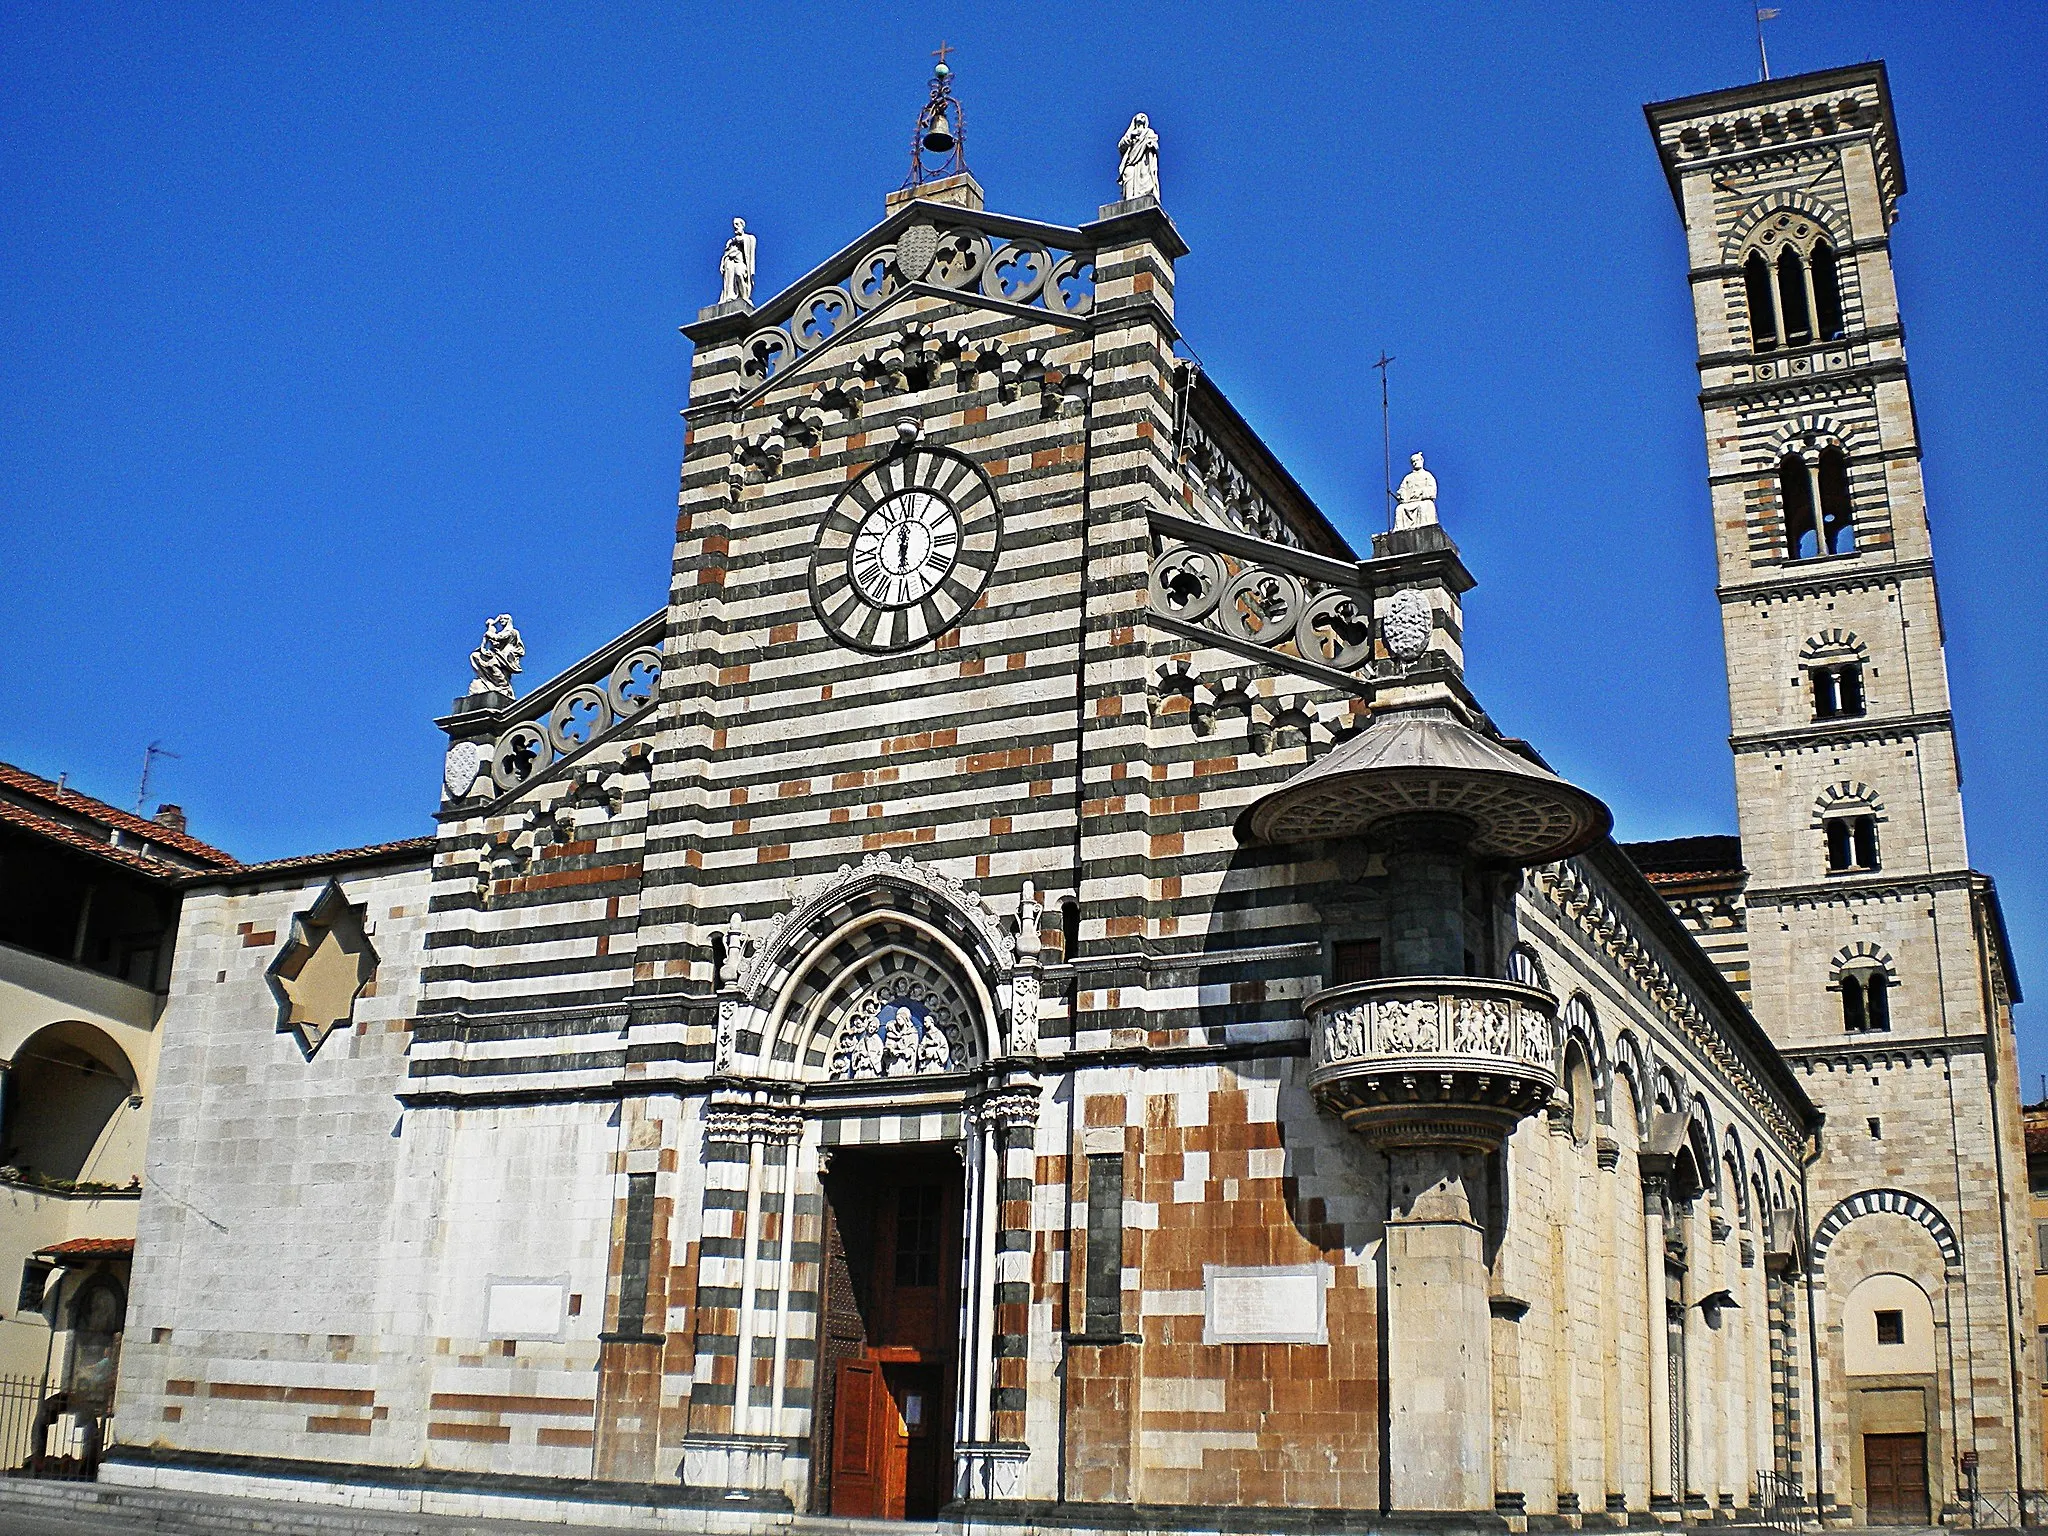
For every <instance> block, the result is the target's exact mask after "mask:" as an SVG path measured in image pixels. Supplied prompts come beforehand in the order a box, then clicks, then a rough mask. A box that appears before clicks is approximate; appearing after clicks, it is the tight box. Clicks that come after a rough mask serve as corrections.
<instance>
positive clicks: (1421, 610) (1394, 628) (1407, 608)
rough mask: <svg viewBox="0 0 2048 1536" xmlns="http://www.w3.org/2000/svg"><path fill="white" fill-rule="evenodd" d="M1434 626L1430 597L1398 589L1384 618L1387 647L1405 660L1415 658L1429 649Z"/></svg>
mask: <svg viewBox="0 0 2048 1536" xmlns="http://www.w3.org/2000/svg"><path fill="white" fill-rule="evenodd" d="M1433 627H1434V622H1433V620H1432V618H1431V615H1430V611H1429V599H1428V598H1426V597H1424V596H1423V595H1422V594H1421V593H1420V592H1412V591H1411V592H1396V593H1395V594H1394V595H1393V597H1392V599H1391V600H1389V602H1388V603H1387V608H1386V612H1385V613H1384V614H1383V615H1382V616H1381V619H1380V629H1381V633H1383V634H1384V635H1385V636H1386V637H1387V649H1388V650H1390V651H1392V652H1393V653H1394V654H1395V655H1396V656H1398V657H1400V658H1401V660H1403V661H1413V660H1414V659H1415V658H1416V657H1418V656H1420V655H1421V654H1422V653H1423V652H1424V651H1426V650H1428V649H1429V634H1430V630H1431V629H1432V628H1433Z"/></svg>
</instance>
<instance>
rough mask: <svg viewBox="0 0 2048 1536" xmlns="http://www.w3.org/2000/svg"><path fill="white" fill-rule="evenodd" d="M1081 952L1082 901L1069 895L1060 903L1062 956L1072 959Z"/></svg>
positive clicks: (1065, 958) (1064, 958)
mask: <svg viewBox="0 0 2048 1536" xmlns="http://www.w3.org/2000/svg"><path fill="white" fill-rule="evenodd" d="M1080 952H1081V903H1080V902H1079V901H1078V900H1076V899H1075V898H1074V897H1072V896H1069V897H1068V898H1067V899H1066V900H1065V901H1063V902H1061V903H1060V958H1061V959H1063V960H1067V961H1071V960H1072V959H1073V958H1074V956H1075V955H1077V954H1079V953H1080Z"/></svg>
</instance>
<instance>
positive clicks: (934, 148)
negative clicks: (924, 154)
mask: <svg viewBox="0 0 2048 1536" xmlns="http://www.w3.org/2000/svg"><path fill="white" fill-rule="evenodd" d="M924 147H925V148H926V149H928V150H930V151H931V152H932V153H933V154H935V155H943V154H945V153H946V152H947V151H949V150H950V149H952V147H953V125H952V124H951V123H949V122H947V121H946V109H945V108H944V107H941V108H939V114H938V116H937V117H934V118H933V119H932V125H931V127H929V128H927V129H925V131H924Z"/></svg>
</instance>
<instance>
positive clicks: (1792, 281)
mask: <svg viewBox="0 0 2048 1536" xmlns="http://www.w3.org/2000/svg"><path fill="white" fill-rule="evenodd" d="M1778 313H1779V314H1781V315H1783V316H1784V317H1785V345H1786V346H1788V347H1796V346H1799V345H1800V344H1802V343H1804V342H1809V341H1811V340H1813V312H1812V309H1811V307H1810V306H1809V305H1808V304H1807V302H1806V263H1805V262H1803V261H1801V260H1800V259H1799V253H1798V252H1797V251H1795V250H1793V249H1792V248H1791V247H1790V246H1787V247H1785V249H1784V250H1783V251H1781V252H1779V253H1778Z"/></svg>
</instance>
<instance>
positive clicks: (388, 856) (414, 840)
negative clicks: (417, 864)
mask: <svg viewBox="0 0 2048 1536" xmlns="http://www.w3.org/2000/svg"><path fill="white" fill-rule="evenodd" d="M434 842H435V839H433V838H431V837H405V838H400V839H399V840H398V841H397V842H395V843H370V844H368V845H367V846H365V847H362V848H337V849H335V850H334V851H333V852H331V853H302V854H298V855H296V856H294V857H292V858H289V859H271V860H268V861H267V862H265V863H262V864H239V865H237V866H235V868H233V869H223V870H195V871H192V872H191V873H189V874H187V875H186V876H185V879H184V882H183V883H184V884H186V885H217V884H219V883H220V882H221V881H222V880H223V879H229V880H233V881H234V882H235V883H236V884H237V885H239V884H242V883H243V882H245V881H249V880H267V879H269V878H270V877H272V876H273V875H293V874H298V873H300V872H301V871H311V870H320V869H340V868H344V867H346V866H348V865H351V864H398V863H403V862H404V861H406V860H408V859H416V858H421V857H424V856H426V855H429V854H431V853H433V851H434Z"/></svg>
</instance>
